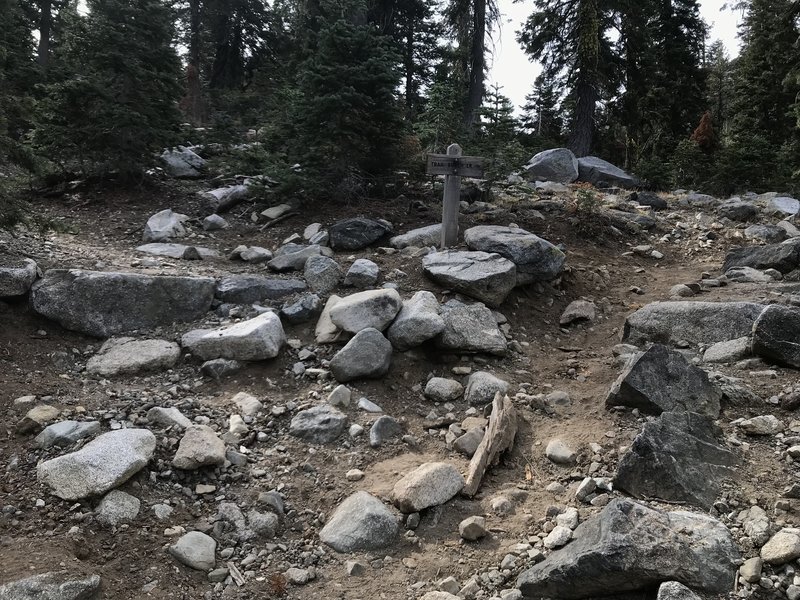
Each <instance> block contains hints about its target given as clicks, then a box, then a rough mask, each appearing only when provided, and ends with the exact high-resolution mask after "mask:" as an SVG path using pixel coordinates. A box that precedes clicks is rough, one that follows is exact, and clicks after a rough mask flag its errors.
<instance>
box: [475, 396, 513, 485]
mask: <svg viewBox="0 0 800 600" xmlns="http://www.w3.org/2000/svg"><path fill="white" fill-rule="evenodd" d="M516 436H517V410H516V409H515V408H514V405H513V404H512V403H511V399H510V398H509V397H508V396H505V397H503V396H502V395H501V394H500V393H499V392H498V393H497V394H495V397H494V400H493V401H492V415H491V417H489V426H488V427H487V428H486V433H485V434H484V436H483V440H482V441H481V443H480V445H479V446H478V449H477V450H476V451H475V454H474V455H473V456H472V461H470V463H469V470H468V472H467V484H466V485H465V486H464V489H463V490H462V492H461V493H462V494H464V495H465V496H470V497H471V496H474V495H475V494H476V493H477V492H478V488H479V487H480V486H481V481H482V480H483V476H484V475H485V474H486V469H488V468H489V467H490V466H492V465H494V464H496V463H497V461H498V459H499V458H500V455H501V454H502V453H503V452H506V451H510V450H511V449H512V448H513V447H514V438H515V437H516Z"/></svg>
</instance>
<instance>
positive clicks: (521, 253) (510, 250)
mask: <svg viewBox="0 0 800 600" xmlns="http://www.w3.org/2000/svg"><path fill="white" fill-rule="evenodd" d="M464 241H465V242H466V243H467V246H469V248H470V249H471V250H480V251H483V252H490V253H491V252H494V253H495V254H499V255H500V256H502V257H504V258H507V259H508V260H510V261H511V262H513V263H514V264H515V265H516V267H517V284H526V283H532V282H534V281H549V280H551V279H555V278H556V277H558V276H559V275H560V274H561V272H562V271H563V270H564V262H565V261H566V259H567V257H566V255H565V254H564V253H563V252H562V251H561V250H559V249H558V248H557V247H556V246H554V245H553V244H551V243H550V242H548V241H547V240H545V239H542V238H540V237H539V236H538V235H534V234H532V233H530V232H528V231H525V230H524V229H520V228H519V227H502V226H499V225H479V226H477V227H470V228H469V229H467V230H466V231H465V232H464Z"/></svg>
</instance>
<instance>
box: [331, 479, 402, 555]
mask: <svg viewBox="0 0 800 600" xmlns="http://www.w3.org/2000/svg"><path fill="white" fill-rule="evenodd" d="M399 527H400V524H399V521H398V518H397V517H396V516H395V514H394V513H393V512H392V511H391V510H390V509H389V508H388V507H387V506H386V505H384V504H383V502H381V501H380V500H378V499H377V498H375V497H374V496H372V495H370V494H368V493H367V492H356V493H355V494H352V495H351V496H348V497H347V498H346V499H345V501H344V502H342V503H341V504H340V505H339V507H338V508H337V509H336V510H335V511H334V513H333V515H332V516H331V518H330V519H329V520H328V522H327V523H326V524H325V527H323V528H322V530H321V531H320V532H319V539H320V540H321V541H322V542H323V543H324V544H327V545H328V546H330V547H331V548H333V549H334V550H336V551H337V552H355V551H357V550H380V549H382V548H387V547H389V546H390V545H391V544H392V543H393V542H394V540H395V537H396V536H397V532H398V530H399Z"/></svg>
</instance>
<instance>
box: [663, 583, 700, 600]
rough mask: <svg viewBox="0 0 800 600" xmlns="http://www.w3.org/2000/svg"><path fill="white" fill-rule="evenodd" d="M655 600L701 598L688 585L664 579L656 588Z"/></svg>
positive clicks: (691, 599) (697, 599)
mask: <svg viewBox="0 0 800 600" xmlns="http://www.w3.org/2000/svg"><path fill="white" fill-rule="evenodd" d="M656 600H701V599H700V596H698V595H697V594H695V593H694V592H693V591H692V590H690V589H689V588H688V587H686V586H685V585H683V584H682V583H678V582H677V581H666V582H664V583H662V584H661V585H660V586H659V588H658V595H657V596H656Z"/></svg>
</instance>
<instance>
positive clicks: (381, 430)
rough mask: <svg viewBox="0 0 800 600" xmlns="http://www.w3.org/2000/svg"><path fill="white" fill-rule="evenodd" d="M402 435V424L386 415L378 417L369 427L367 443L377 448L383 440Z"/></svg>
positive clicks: (386, 440)
mask: <svg viewBox="0 0 800 600" xmlns="http://www.w3.org/2000/svg"><path fill="white" fill-rule="evenodd" d="M402 435H403V426H402V425H400V423H399V422H398V421H397V419H394V418H392V417H390V416H388V415H383V416H382V417H378V418H377V419H376V420H375V422H374V423H373V424H372V427H370V429H369V445H370V446H372V447H373V448H378V447H380V446H381V445H382V444H384V443H385V442H388V441H390V440H393V439H397V438H399V437H400V436H402Z"/></svg>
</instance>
